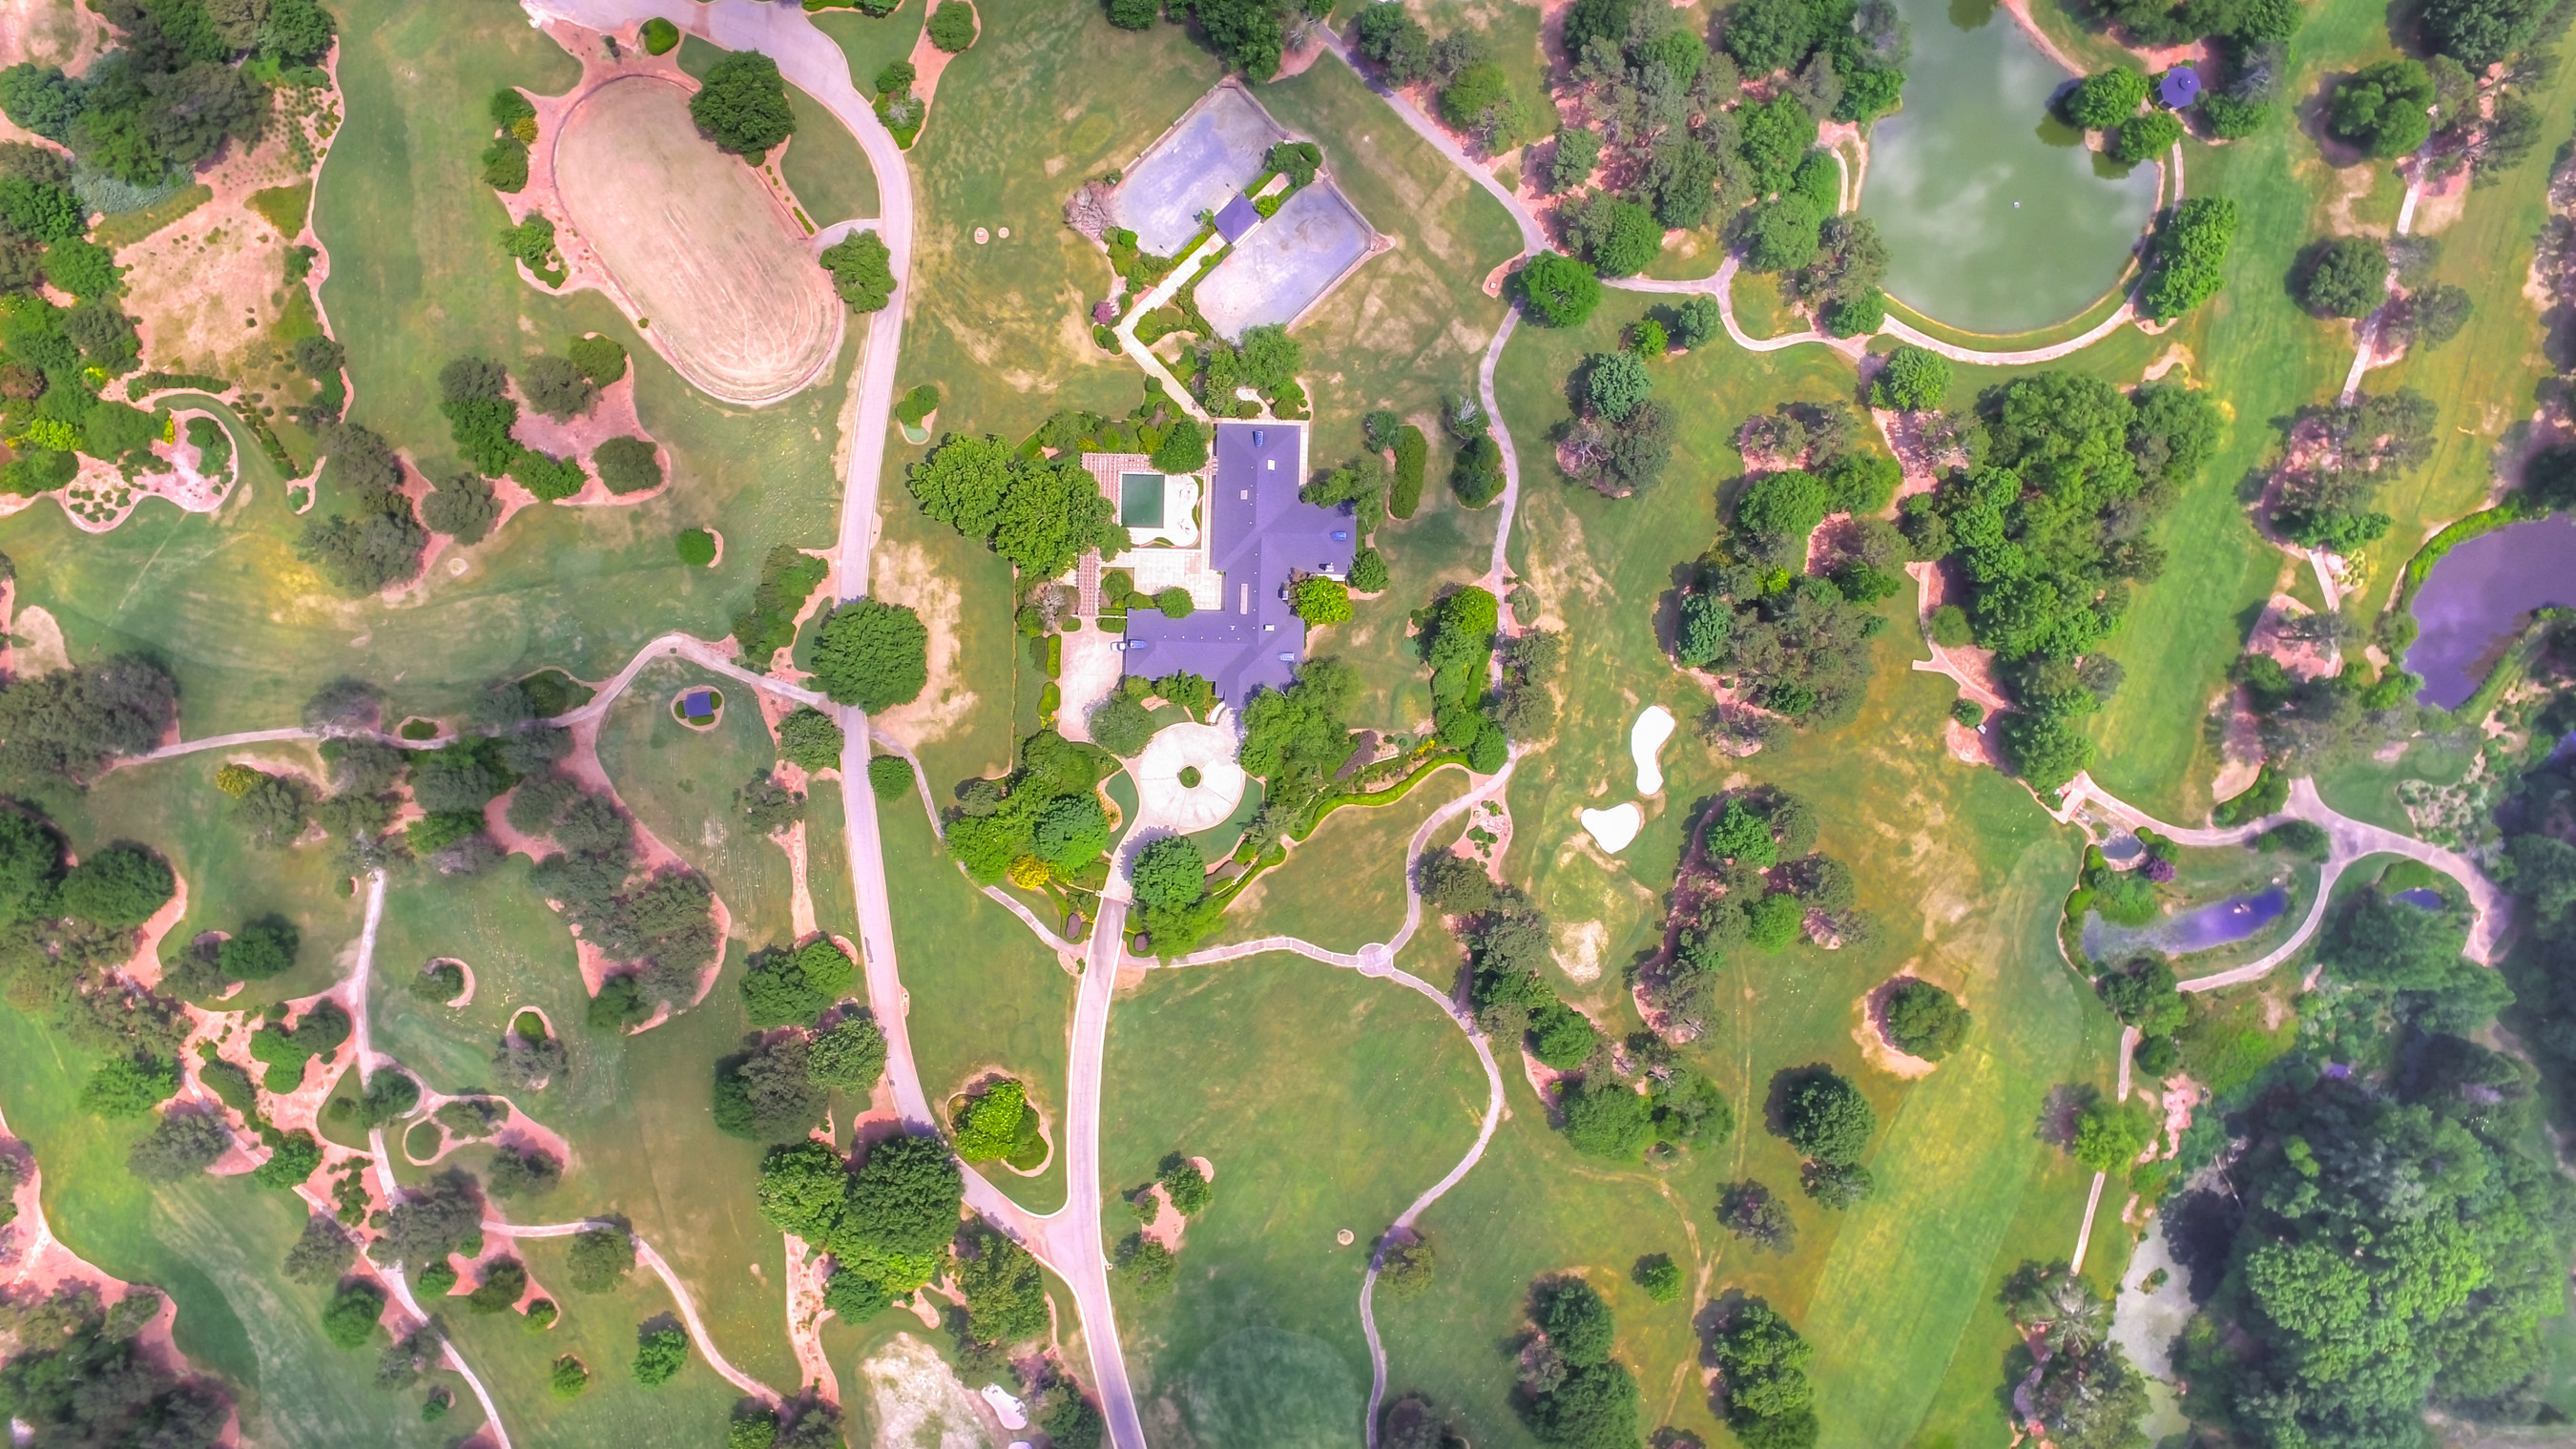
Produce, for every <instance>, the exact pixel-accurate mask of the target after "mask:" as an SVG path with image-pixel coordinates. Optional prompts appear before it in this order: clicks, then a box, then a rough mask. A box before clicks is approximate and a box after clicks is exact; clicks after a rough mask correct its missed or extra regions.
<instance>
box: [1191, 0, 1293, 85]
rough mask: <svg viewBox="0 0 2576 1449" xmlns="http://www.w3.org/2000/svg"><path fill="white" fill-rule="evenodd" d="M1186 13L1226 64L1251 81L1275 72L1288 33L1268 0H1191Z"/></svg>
mask: <svg viewBox="0 0 2576 1449" xmlns="http://www.w3.org/2000/svg"><path fill="white" fill-rule="evenodd" d="M1190 15H1191V17H1192V18H1193V19H1195V20H1197V21H1198V23H1199V28H1200V29H1201V30H1202V31H1204V32H1205V33H1206V35H1207V39H1208V44H1209V45H1210V46H1211V47H1212V48H1214V49H1215V51H1216V53H1217V54H1218V55H1220V56H1222V57H1224V59H1225V62H1226V63H1227V64H1228V65H1230V66H1233V67H1234V68H1235V69H1237V70H1240V71H1242V72H1243V73H1244V75H1245V76H1247V77H1249V78H1250V79H1252V80H1254V81H1266V80H1268V79H1270V78H1271V77H1272V76H1274V75H1277V74H1278V73H1279V58H1280V53H1281V51H1282V50H1283V49H1284V48H1285V47H1286V46H1287V43H1288V36H1287V33H1286V31H1284V30H1283V29H1282V28H1281V26H1280V12H1279V11H1278V9H1276V8H1275V6H1274V4H1273V3H1272V0H1192V4H1191V5H1190Z"/></svg>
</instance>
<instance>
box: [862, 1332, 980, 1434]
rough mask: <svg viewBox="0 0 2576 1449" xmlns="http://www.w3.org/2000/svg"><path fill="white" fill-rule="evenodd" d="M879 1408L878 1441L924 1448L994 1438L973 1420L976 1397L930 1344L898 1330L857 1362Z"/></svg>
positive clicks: (871, 1400)
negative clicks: (881, 1346) (875, 1352)
mask: <svg viewBox="0 0 2576 1449" xmlns="http://www.w3.org/2000/svg"><path fill="white" fill-rule="evenodd" d="M859 1376H860V1377H861V1378H863V1379H865V1380H866V1381H867V1385H868V1398H869V1401H870V1407H872V1408H874V1409H875V1410H876V1420H877V1439H876V1442H877V1443H880V1444H905V1445H920V1446H923V1449H985V1446H987V1445H989V1444H990V1443H991V1442H992V1440H991V1438H990V1437H989V1436H988V1435H986V1433H985V1432H984V1428H983V1426H982V1425H981V1424H979V1423H977V1422H976V1420H975V1408H974V1402H975V1401H974V1399H973V1397H972V1396H970V1395H969V1394H968V1393H967V1392H966V1386H965V1385H964V1384H962V1383H959V1382H958V1381H957V1371H956V1370H954V1369H952V1368H950V1367H949V1366H948V1365H947V1364H946V1363H945V1362H944V1361H942V1360H941V1359H940V1357H939V1354H938V1353H937V1351H935V1350H934V1349H932V1348H931V1346H930V1345H929V1344H926V1343H924V1342H922V1341H921V1340H920V1339H918V1338H915V1337H913V1336H912V1335H911V1334H909V1333H898V1334H896V1335H895V1336H894V1341H893V1342H891V1343H889V1344H887V1345H886V1346H885V1348H884V1349H883V1350H882V1351H881V1352H879V1353H878V1355H877V1356H876V1357H875V1358H872V1359H869V1360H867V1361H866V1362H864V1363H862V1364H860V1365H859Z"/></svg>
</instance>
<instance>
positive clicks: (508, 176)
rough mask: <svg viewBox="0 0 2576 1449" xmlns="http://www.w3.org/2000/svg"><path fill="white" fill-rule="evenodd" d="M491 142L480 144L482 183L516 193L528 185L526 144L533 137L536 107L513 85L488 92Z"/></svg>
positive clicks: (528, 143)
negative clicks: (490, 112)
mask: <svg viewBox="0 0 2576 1449" xmlns="http://www.w3.org/2000/svg"><path fill="white" fill-rule="evenodd" d="M491 111H492V142H491V144H490V145H488V146H485V147H484V148H483V184H484V185H486V186H489V187H491V188H492V189H493V190H495V191H501V192H507V193H509V194H510V195H513V196H516V195H517V194H519V193H520V192H522V191H525V190H526V189H527V187H528V148H529V147H530V146H533V145H535V144H536V141H537V108H536V107H535V106H534V105H533V104H531V103H530V102H529V100H528V98H527V97H526V96H524V95H522V94H520V93H519V90H518V88H517V87H516V86H503V87H502V88H501V89H499V90H497V91H494V92H493V93H492V103H491Z"/></svg>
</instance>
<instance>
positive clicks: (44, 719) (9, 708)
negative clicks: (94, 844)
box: [0, 654, 179, 785]
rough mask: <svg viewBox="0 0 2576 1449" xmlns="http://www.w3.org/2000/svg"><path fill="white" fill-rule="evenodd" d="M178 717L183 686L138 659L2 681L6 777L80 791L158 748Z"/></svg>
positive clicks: (1, 750)
mask: <svg viewBox="0 0 2576 1449" xmlns="http://www.w3.org/2000/svg"><path fill="white" fill-rule="evenodd" d="M178 718H179V683H178V681H177V680H174V679H172V678H171V677H170V674H169V671H167V670H165V669H163V668H162V667H161V665H160V664H159V663H158V662H156V661H154V660H151V659H147V658H145V657H143V656H142V655H139V654H116V655H111V656H109V657H108V658H106V659H103V660H100V661H99V662H97V663H95V664H79V665H74V666H73V667H71V668H69V669H57V670H53V671H50V672H48V673H45V674H38V675H32V676H25V677H20V678H15V679H9V680H5V681H0V773H5V774H7V775H9V776H11V777H12V778H15V779H18V780H22V781H27V782H30V783H32V782H36V781H41V780H55V781H61V782H64V783H66V784H72V785H78V784H80V783H82V782H84V781H86V780H88V779H90V778H92V777H94V776H96V775H97V774H98V773H99V772H100V771H101V770H102V769H104V768H105V767H106V765H107V763H108V761H110V760H112V759H115V758H116V757H118V756H120V755H139V754H143V753H145V752H146V751H149V750H151V749H152V748H154V747H155V746H157V745H159V744H160V743H161V737H162V736H163V735H164V734H167V733H168V732H169V730H170V727H171V726H172V725H173V724H174V723H176V722H177V720H178Z"/></svg>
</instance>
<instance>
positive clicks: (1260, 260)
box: [1198, 180, 1376, 337]
mask: <svg viewBox="0 0 2576 1449" xmlns="http://www.w3.org/2000/svg"><path fill="white" fill-rule="evenodd" d="M1375 236H1376V233H1375V232H1374V231H1373V230H1372V229H1371V228H1370V226H1369V224H1368V221H1367V219H1366V218H1364V217H1362V216H1361V215H1360V213H1359V209H1358V208H1357V207H1355V206H1353V205H1351V203H1350V200H1349V198H1347V197H1345V196H1343V195H1342V193H1341V189H1340V188H1339V187H1336V186H1334V185H1333V183H1332V182H1331V181H1329V180H1318V181H1316V182H1315V183H1314V184H1313V185H1311V186H1308V187H1307V188H1306V189H1305V190H1303V191H1300V192H1298V193H1297V194H1296V195H1294V196H1292V197H1289V198H1288V203H1287V205H1285V206H1282V207H1280V208H1279V214H1278V215H1277V216H1274V217H1272V218H1270V220H1268V221H1266V222H1264V223H1262V224H1261V225H1260V226H1259V227H1258V228H1256V229H1255V230H1254V231H1253V233H1252V234H1251V235H1250V236H1247V237H1245V238H1244V239H1243V240H1242V241H1241V242H1240V243H1238V244H1236V246H1235V248H1234V250H1233V251H1232V252H1231V253H1229V254H1228V255H1227V256H1226V259H1225V260H1224V261H1221V262H1219V263H1217V264H1216V270H1214V271H1212V272H1210V273H1208V274H1207V275H1206V276H1205V277H1203V278H1201V279H1200V281H1199V290H1198V299H1199V310H1200V311H1201V312H1203V313H1205V314H1206V315H1207V319H1208V321H1209V323H1210V324H1212V325H1213V326H1215V328H1216V330H1217V331H1218V332H1219V333H1220V334H1222V335H1223V336H1226V337H1240V336H1242V335H1243V330H1244V329H1245V328H1247V327H1264V326H1268V325H1269V324H1271V323H1273V322H1279V323H1286V322H1293V321H1295V320H1296V319H1297V317H1298V315H1299V314H1301V313H1303V312H1304V311H1305V310H1306V309H1307V308H1308V307H1311V306H1313V305H1314V304H1315V301H1316V299H1318V298H1320V297H1322V296H1323V295H1324V294H1325V293H1326V292H1329V291H1331V290H1332V288H1333V284H1334V283H1335V282H1337V281H1340V280H1341V277H1342V274H1343V273H1344V272H1347V271H1349V270H1350V269H1351V268H1352V267H1353V266H1355V265H1357V264H1358V262H1359V261H1360V259H1361V258H1363V257H1365V256H1367V255H1368V253H1369V244H1370V242H1371V240H1372V239H1373V238H1374V237H1375Z"/></svg>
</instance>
